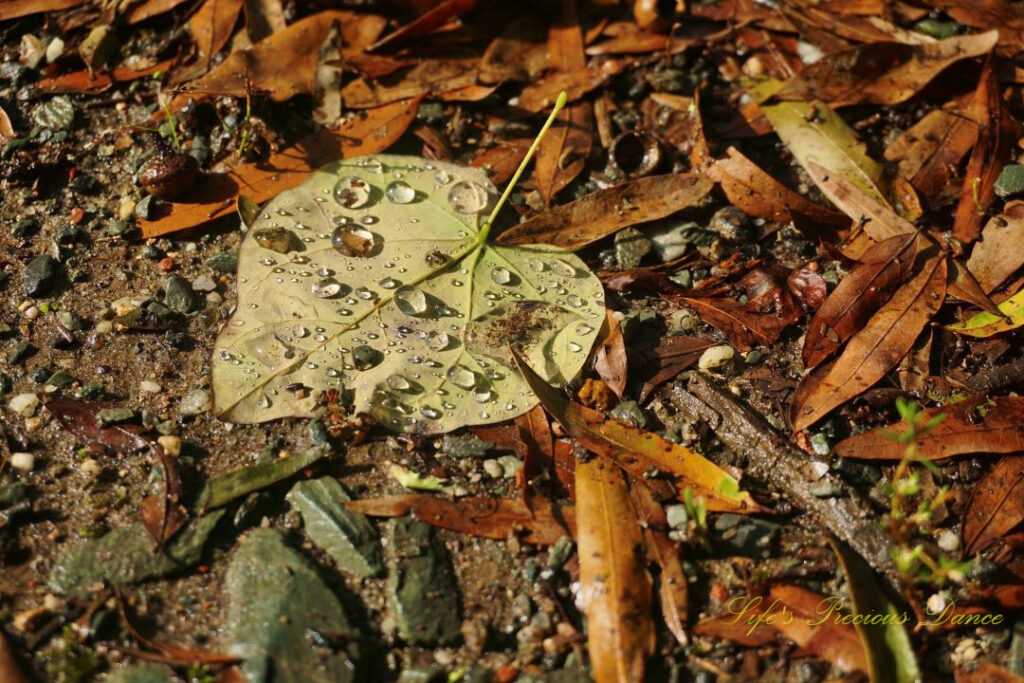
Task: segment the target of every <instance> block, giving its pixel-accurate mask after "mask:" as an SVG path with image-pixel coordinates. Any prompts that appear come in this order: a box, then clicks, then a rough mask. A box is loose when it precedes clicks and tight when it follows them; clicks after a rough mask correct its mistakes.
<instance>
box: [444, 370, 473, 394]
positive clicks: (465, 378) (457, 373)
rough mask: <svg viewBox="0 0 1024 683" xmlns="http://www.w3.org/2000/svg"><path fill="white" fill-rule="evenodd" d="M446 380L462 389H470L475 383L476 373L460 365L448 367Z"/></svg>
mask: <svg viewBox="0 0 1024 683" xmlns="http://www.w3.org/2000/svg"><path fill="white" fill-rule="evenodd" d="M447 376H448V381H449V382H451V383H452V384H454V385H455V386H457V387H462V388H463V389H472V388H473V385H475V384H476V373H475V372H473V371H472V370H470V369H468V368H466V367H463V366H461V365H453V366H451V367H450V368H448V373H447Z"/></svg>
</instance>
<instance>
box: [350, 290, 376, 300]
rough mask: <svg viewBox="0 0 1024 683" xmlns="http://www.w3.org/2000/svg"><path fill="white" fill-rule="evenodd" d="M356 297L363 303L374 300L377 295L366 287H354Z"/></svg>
mask: <svg viewBox="0 0 1024 683" xmlns="http://www.w3.org/2000/svg"><path fill="white" fill-rule="evenodd" d="M355 294H356V296H357V297H359V298H360V299H362V300H363V301H369V300H370V299H376V298H377V295H376V294H375V293H374V292H372V291H371V290H369V289H367V288H366V287H356V292H355Z"/></svg>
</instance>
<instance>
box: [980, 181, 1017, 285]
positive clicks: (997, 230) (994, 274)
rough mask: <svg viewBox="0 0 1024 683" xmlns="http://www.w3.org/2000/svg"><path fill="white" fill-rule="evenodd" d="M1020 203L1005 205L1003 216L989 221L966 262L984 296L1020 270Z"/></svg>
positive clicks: (1014, 202)
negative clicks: (1011, 246)
mask: <svg viewBox="0 0 1024 683" xmlns="http://www.w3.org/2000/svg"><path fill="white" fill-rule="evenodd" d="M1019 244H1024V202H1022V201H1013V202H1009V203H1007V205H1006V207H1005V208H1004V209H1003V212H1002V213H1001V214H1000V215H998V216H995V217H994V218H990V219H989V221H988V223H986V224H985V227H984V228H983V229H982V231H981V239H980V240H978V241H977V242H976V243H975V244H974V249H973V250H971V256H970V258H968V259H967V269H968V270H969V271H971V274H973V275H974V277H975V278H976V279H977V280H978V284H979V285H981V289H982V290H983V291H985V293H988V294H990V293H992V292H993V291H995V290H996V289H997V288H998V287H999V286H1000V285H1001V284H1003V283H1004V282H1006V281H1007V280H1008V279H1009V278H1010V276H1012V275H1013V274H1014V273H1016V272H1017V271H1018V270H1020V268H1021V266H1024V249H1017V248H1008V245H1019Z"/></svg>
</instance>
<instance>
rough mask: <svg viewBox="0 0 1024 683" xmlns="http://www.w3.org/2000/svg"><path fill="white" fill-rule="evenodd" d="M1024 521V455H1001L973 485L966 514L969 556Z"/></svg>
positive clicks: (966, 540) (965, 536)
mask: <svg viewBox="0 0 1024 683" xmlns="http://www.w3.org/2000/svg"><path fill="white" fill-rule="evenodd" d="M1022 521H1024V455H1007V456H1004V457H1002V458H1000V460H999V462H997V463H996V465H995V467H993V468H992V471H991V472H989V473H988V474H986V475H985V476H984V477H983V478H982V479H981V481H979V482H978V483H977V484H975V485H974V490H973V491H971V498H970V500H969V501H968V502H967V511H966V512H965V513H964V525H963V539H964V552H965V553H966V554H967V556H971V555H973V554H974V553H975V552H978V551H981V550H984V549H985V548H987V547H988V546H989V545H991V544H992V543H994V542H995V541H996V540H998V539H999V538H1001V537H1002V536H1003V535H1004V534H1006V533H1007V532H1009V531H1010V530H1011V529H1013V528H1014V527H1016V526H1017V525H1018V524H1020V523H1021V522H1022Z"/></svg>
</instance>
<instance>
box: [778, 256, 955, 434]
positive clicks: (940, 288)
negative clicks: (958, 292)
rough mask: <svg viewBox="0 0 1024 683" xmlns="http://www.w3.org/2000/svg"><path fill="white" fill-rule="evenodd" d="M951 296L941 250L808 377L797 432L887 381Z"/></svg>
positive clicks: (796, 400)
mask: <svg viewBox="0 0 1024 683" xmlns="http://www.w3.org/2000/svg"><path fill="white" fill-rule="evenodd" d="M945 295H946V259H945V257H944V256H943V255H941V254H940V255H937V256H933V257H931V258H930V259H929V260H927V261H926V262H925V263H924V265H923V267H922V269H921V271H920V273H919V274H918V275H917V276H915V277H914V278H913V279H912V280H910V282H908V283H907V284H906V285H904V286H903V287H902V288H900V289H899V290H898V291H897V292H896V293H895V294H894V295H893V297H892V298H891V299H889V301H888V302H887V303H886V304H885V305H884V306H882V308H881V309H879V310H878V312H877V313H875V315H874V316H873V317H872V318H871V320H869V321H868V323H867V325H866V326H865V327H864V329H862V330H861V331H859V332H857V333H856V334H855V335H853V337H851V338H850V341H849V342H848V343H847V345H846V349H845V350H844V351H843V353H842V354H841V355H840V356H839V358H838V359H837V360H836V362H835V363H834V364H833V365H831V366H826V367H824V368H819V369H818V370H816V371H814V372H813V373H812V374H811V375H809V376H808V377H806V378H804V381H803V382H802V383H801V385H800V387H798V388H797V391H796V393H795V395H794V396H793V409H792V419H793V428H794V430H796V431H800V430H802V429H806V428H807V427H809V426H810V425H812V424H814V423H815V422H817V421H818V420H819V419H821V418H822V417H824V416H825V415H827V414H828V413H829V412H831V411H832V410H833V409H834V408H836V407H838V406H840V405H842V404H843V403H846V402H847V401H849V400H850V399H852V398H854V397H855V396H858V395H859V394H861V393H862V392H864V391H866V390H867V389H868V388H870V387H871V386H872V385H874V384H875V382H877V381H878V380H880V379H882V377H884V376H885V373H887V372H889V370H891V369H892V368H894V367H895V366H896V364H897V363H899V362H900V359H901V358H903V356H904V355H906V353H907V352H908V351H909V350H910V349H911V347H913V345H914V341H915V340H916V339H917V335H918V334H920V332H921V330H922V329H924V326H925V325H927V324H928V321H929V320H931V318H932V316H933V315H935V313H936V312H937V311H938V310H939V307H940V306H942V302H943V299H944V298H945Z"/></svg>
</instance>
